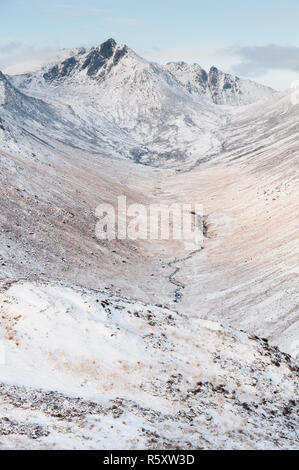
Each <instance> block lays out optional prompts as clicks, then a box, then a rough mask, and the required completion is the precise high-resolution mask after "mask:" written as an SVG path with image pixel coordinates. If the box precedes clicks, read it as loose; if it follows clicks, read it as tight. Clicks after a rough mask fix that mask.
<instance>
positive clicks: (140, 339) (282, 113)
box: [0, 40, 299, 449]
mask: <svg viewBox="0 0 299 470" xmlns="http://www.w3.org/2000/svg"><path fill="white" fill-rule="evenodd" d="M298 139H299V104H298V103H297V104H296V102H295V101H294V99H292V96H291V95H290V93H289V92H285V93H274V92H273V90H271V89H268V88H266V87H262V86H260V85H258V84H255V83H254V82H250V81H247V80H241V79H238V78H236V77H233V76H231V75H227V74H224V73H222V72H220V71H219V70H218V69H216V68H212V69H211V70H210V71H209V72H205V71H204V70H203V69H202V68H201V67H200V66H199V65H188V64H185V63H177V64H176V63H170V64H167V65H165V66H161V65H158V64H154V63H150V62H148V61H146V60H144V59H142V58H141V57H139V56H138V55H137V54H135V53H134V51H132V50H131V49H129V48H128V47H126V46H122V45H118V44H116V43H115V42H114V41H113V40H109V41H106V42H105V43H104V44H102V45H100V46H99V47H96V48H92V49H91V50H85V49H76V50H69V51H67V50H66V51H62V53H61V54H60V55H59V57H57V59H55V60H54V61H53V62H51V64H47V65H45V66H43V67H42V68H41V69H40V70H38V71H36V72H32V73H29V74H25V75H19V76H10V77H7V76H4V75H3V74H0V200H1V211H0V401H1V414H0V448H38V449H41V448H45V449H46V448H47V449H53V448H70V449H76V448H77V449H78V448H85V449H87V448H93V449H95V448H108V449H109V448H110V449H111V448H114V447H118V448H123V449H135V448H149V449H153V448H155V449H156V448H157V449H161V448H165V449H172V448H190V449H195V448H205V449H212V448H214V449H226V448H233V449H240V448H241V449H245V448H246V449H252V448H258V449H270V448H271V449H272V448H273V449H274V448H275V449H287V448H298V447H299V444H298V442H299V441H298V434H296V425H297V421H296V420H297V415H296V413H297V405H298V403H297V395H298V392H297V385H298V380H297V374H298V367H297V364H296V358H298V354H299V341H298V333H299V320H298V308H297V306H298V295H297V292H298V289H297V279H298V266H297V265H298V263H297V259H298V248H297V247H298V243H297V230H298V222H297V214H298V190H297V187H298V186H297V185H298V179H297V177H296V172H297V167H298ZM136 163H143V165H142V164H138V165H137V164H136ZM120 195H125V196H126V197H127V202H128V204H131V203H137V204H144V205H145V206H148V205H149V204H161V203H163V204H169V205H171V204H177V203H179V204H185V203H186V204H189V203H200V204H202V205H203V208H204V216H203V219H202V220H203V222H204V238H203V240H202V243H201V244H200V246H199V247H198V249H197V250H196V251H194V250H193V249H192V251H191V249H190V246H189V244H186V243H185V241H184V240H134V241H133V240H112V241H103V240H98V239H97V237H96V234H95V226H96V223H97V218H96V215H95V210H96V207H97V206H98V204H99V203H107V204H112V205H114V206H115V205H116V198H117V196H120ZM241 330H242V331H241ZM262 338H263V339H262Z"/></svg>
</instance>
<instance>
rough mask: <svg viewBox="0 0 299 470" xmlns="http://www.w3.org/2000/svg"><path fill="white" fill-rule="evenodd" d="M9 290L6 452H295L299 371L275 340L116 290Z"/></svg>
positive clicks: (1, 427)
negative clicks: (272, 343) (121, 294)
mask: <svg viewBox="0 0 299 470" xmlns="http://www.w3.org/2000/svg"><path fill="white" fill-rule="evenodd" d="M3 287H5V286H3ZM6 289H8V290H7V291H6V292H5V294H4V295H3V296H2V299H1V303H0V309H1V320H0V322H1V327H2V328H1V341H2V342H1V344H2V351H3V350H4V357H2V359H3V360H2V364H1V365H0V373H1V380H2V381H5V385H4V384H3V383H2V384H0V401H1V409H2V413H3V412H4V413H5V416H6V419H4V420H3V419H1V418H0V432H2V433H4V434H5V435H4V436H2V437H1V444H0V447H1V448H2V449H3V448H11V447H18V448H27V449H28V448H39V449H41V448H42V449H46V448H50V449H53V448H56V449H60V448H64V449H65V448H67V449H76V448H77V449H78V448H84V449H97V448H102V449H107V448H108V449H116V448H117V449H132V448H133V449H136V448H149V449H173V448H176V449H215V448H217V449H290V448H297V446H298V442H297V435H296V412H297V409H296V404H295V401H294V397H295V396H296V394H297V393H298V390H297V387H298V381H297V380H296V379H297V378H298V377H297V375H298V370H297V368H296V366H295V364H294V363H293V362H292V360H291V359H290V357H289V356H287V355H284V354H281V353H280V352H279V351H278V350H277V349H273V348H271V347H269V345H268V344H267V341H266V340H262V339H259V338H257V337H249V336H248V335H247V334H245V333H241V332H236V331H233V330H231V329H228V328H223V327H221V325H220V324H218V323H213V322H208V321H201V320H196V319H193V320H190V319H188V317H186V316H184V315H179V314H177V313H175V312H172V311H170V310H165V309H164V310H163V309H161V308H157V307H155V306H150V305H144V304H142V303H140V302H136V301H135V302H134V301H131V300H130V299H126V298H122V297H119V296H115V295H112V294H111V293H110V292H109V291H106V292H90V291H88V290H83V291H82V289H77V288H70V287H64V286H63V285H59V284H58V285H36V284H30V283H16V284H12V285H11V286H9V284H8V285H7V286H6Z"/></svg>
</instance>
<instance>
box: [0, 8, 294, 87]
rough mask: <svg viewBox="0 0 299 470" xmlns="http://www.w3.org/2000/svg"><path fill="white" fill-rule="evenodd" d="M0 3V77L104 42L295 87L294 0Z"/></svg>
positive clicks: (269, 83)
mask: <svg viewBox="0 0 299 470" xmlns="http://www.w3.org/2000/svg"><path fill="white" fill-rule="evenodd" d="M142 3H143V2H137V1H134V0H127V1H126V2H120V1H119V0H114V1H107V0H88V1H82V0H81V1H80V0H61V1H60V0H52V1H50V0H41V1H36V0H27V1H24V0H11V1H10V2H8V1H7V0H1V10H0V11H1V18H2V23H3V24H2V25H1V35H0V70H2V71H3V72H4V73H10V74H14V73H22V72H25V71H30V70H32V68H33V69H36V68H37V67H38V66H39V65H40V64H42V63H45V62H47V60H49V59H50V58H51V57H53V55H55V54H56V53H58V52H59V51H60V50H62V49H70V48H77V47H86V48H89V47H92V46H94V47H96V46H97V45H98V44H101V43H102V42H104V41H105V40H107V39H108V38H110V37H113V38H115V40H116V41H117V42H118V43H122V44H127V45H128V46H129V47H130V48H131V49H133V50H134V51H135V52H136V53H137V54H139V55H140V56H142V57H144V58H145V59H147V60H149V61H153V62H157V63H160V64H165V63H167V62H180V61H184V62H186V63H197V64H199V65H201V66H202V67H203V68H205V69H209V68H210V67H212V66H216V67H217V68H219V69H220V70H222V71H224V72H227V73H230V74H233V75H237V76H239V77H241V78H247V79H250V80H253V81H255V82H258V83H261V84H263V85H267V86H271V87H272V88H274V89H277V90H284V89H287V88H290V87H291V84H292V82H293V81H294V80H298V79H299V32H298V28H297V18H298V17H299V4H298V2H296V1H295V0H273V1H271V6H269V3H270V2H269V1H268V0H260V1H258V0H251V1H250V2H242V4H240V2H238V1H237V0H227V1H226V2H222V1H220V0H219V1H217V0H215V1H214V2H213V4H212V5H208V4H206V2H204V1H203V0H187V1H185V2H184V4H182V2H181V1H178V0H172V1H170V0H165V1H164V2H163V4H161V2H158V1H157V0H153V1H152V2H151V4H150V5H149V4H142Z"/></svg>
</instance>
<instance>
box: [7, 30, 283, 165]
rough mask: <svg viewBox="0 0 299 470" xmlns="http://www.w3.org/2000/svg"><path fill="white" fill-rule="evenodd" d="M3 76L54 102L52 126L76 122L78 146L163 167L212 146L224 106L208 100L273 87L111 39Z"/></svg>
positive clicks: (258, 95) (241, 98) (231, 100)
mask: <svg viewBox="0 0 299 470" xmlns="http://www.w3.org/2000/svg"><path fill="white" fill-rule="evenodd" d="M72 53H74V51H72ZM11 81H12V83H13V84H14V86H15V87H17V88H18V89H19V90H21V91H22V92H23V93H25V94H28V95H30V96H35V97H36V98H39V99H41V100H44V101H45V102H47V103H49V104H51V105H52V106H55V107H56V109H57V113H58V114H59V116H61V117H63V118H64V120H65V121H66V122H65V125H61V126H60V132H62V133H64V134H69V129H68V127H69V126H73V127H75V128H77V129H79V131H78V130H77V129H76V131H75V132H74V136H76V137H75V138H73V137H72V139H73V140H74V142H73V143H74V144H76V145H77V146H78V147H79V148H85V147H86V145H88V148H89V149H92V150H93V151H95V152H99V151H100V152H102V153H104V152H105V153H106V155H109V154H110V155H111V156H114V157H117V158H130V159H133V160H134V161H136V162H139V163H144V164H150V165H154V166H161V165H162V166H167V167H171V166H173V165H174V164H175V165H178V163H179V162H182V163H186V164H189V165H190V166H191V165H192V164H194V163H195V161H197V160H199V159H200V158H203V159H205V158H207V156H208V155H213V154H215V153H217V152H218V151H219V149H220V145H221V143H220V140H219V138H218V135H217V133H218V129H219V128H220V127H221V125H222V124H223V123H225V121H226V119H227V112H226V111H225V109H222V108H221V107H219V106H215V103H216V104H229V105H241V104H248V103H252V102H255V101H257V100H259V99H263V98H264V99H265V98H269V97H270V96H272V95H273V93H274V91H273V90H271V89H269V88H267V87H263V86H261V85H258V84H255V83H253V82H250V81H247V80H240V79H238V78H237V77H233V76H230V75H227V74H223V73H221V72H220V71H218V70H217V69H215V68H213V69H211V71H210V73H209V74H207V73H206V72H205V71H204V70H202V69H201V68H200V66H198V65H193V66H188V65H187V64H181V63H179V64H168V65H166V66H160V65H158V64H155V63H151V62H148V61H146V60H144V59H142V58H141V57H139V56H138V55H137V54H136V53H135V52H134V51H132V50H131V49H129V48H128V47H127V46H122V45H118V44H116V43H115V41H114V40H113V39H110V40H108V41H106V42H105V43H103V44H101V45H100V46H98V47H96V48H92V49H91V50H88V51H86V50H85V49H78V50H77V51H76V53H75V54H74V55H71V56H70V57H67V58H66V59H64V60H62V61H58V62H56V63H55V64H53V63H52V64H49V65H46V66H44V67H42V69H41V70H39V71H38V72H34V73H32V74H25V75H21V76H15V77H11ZM70 113H71V115H70ZM58 121H59V120H58ZM70 123H71V124H70ZM72 123H73V124H72ZM82 129H85V133H86V134H88V135H87V139H86V136H82ZM80 134H81V138H82V139H83V140H84V142H83V143H82V144H80V142H78V138H79V137H80ZM51 137H52V138H53V137H55V135H53V134H52V133H51ZM88 137H89V138H88ZM66 139H67V136H64V137H63V138H62V139H60V140H66ZM87 140H88V144H87ZM67 141H69V139H68V140H67ZM76 141H77V143H76Z"/></svg>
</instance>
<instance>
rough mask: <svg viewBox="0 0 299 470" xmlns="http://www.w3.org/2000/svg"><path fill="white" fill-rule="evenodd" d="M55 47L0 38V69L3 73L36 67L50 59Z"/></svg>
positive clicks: (26, 70)
mask: <svg viewBox="0 0 299 470" xmlns="http://www.w3.org/2000/svg"><path fill="white" fill-rule="evenodd" d="M56 52H57V47H51V46H35V45H30V44H25V43H22V42H19V41H9V40H3V39H1V38H0V70H1V71H3V72H5V73H8V74H9V73H11V74H14V73H22V72H28V71H32V70H33V69H35V68H38V67H39V66H40V65H41V64H42V63H44V62H45V61H47V60H50V59H51V58H52V57H53V55H54V54H55V53H56Z"/></svg>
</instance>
